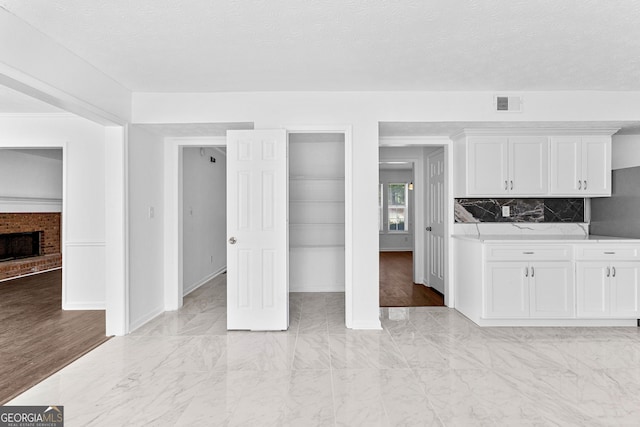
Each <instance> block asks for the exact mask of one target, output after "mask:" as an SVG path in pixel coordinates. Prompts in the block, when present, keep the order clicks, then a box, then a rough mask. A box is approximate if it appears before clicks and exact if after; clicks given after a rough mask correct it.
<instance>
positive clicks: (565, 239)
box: [452, 234, 640, 243]
mask: <svg viewBox="0 0 640 427" xmlns="http://www.w3.org/2000/svg"><path fill="white" fill-rule="evenodd" d="M452 237H454V238H456V239H462V240H471V241H476V242H480V243H640V239H635V238H629V237H614V236H598V235H593V234H590V235H588V236H581V235H570V234H554V235H549V234H491V235H489V234H486V235H469V234H453V235H452Z"/></svg>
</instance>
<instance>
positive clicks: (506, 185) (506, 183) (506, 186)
mask: <svg viewBox="0 0 640 427" xmlns="http://www.w3.org/2000/svg"><path fill="white" fill-rule="evenodd" d="M504 189H505V191H506V190H508V189H509V183H508V182H507V181H506V180H505V181H504Z"/></svg>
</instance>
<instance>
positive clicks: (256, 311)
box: [227, 129, 289, 330]
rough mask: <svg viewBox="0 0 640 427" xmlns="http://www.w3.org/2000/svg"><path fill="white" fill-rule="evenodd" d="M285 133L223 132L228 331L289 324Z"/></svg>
mask: <svg viewBox="0 0 640 427" xmlns="http://www.w3.org/2000/svg"><path fill="white" fill-rule="evenodd" d="M287 175H288V174H287V135H286V131H285V130H279V129H277V130H235V131H228V132H227V239H228V242H227V328H228V329H248V330H286V329H287V328H288V326H289V284H288V256H289V247H288V246H289V244H288V240H289V239H288V200H287V199H288V195H287V188H288V178H287Z"/></svg>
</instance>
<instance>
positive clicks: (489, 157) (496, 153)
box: [467, 137, 509, 195]
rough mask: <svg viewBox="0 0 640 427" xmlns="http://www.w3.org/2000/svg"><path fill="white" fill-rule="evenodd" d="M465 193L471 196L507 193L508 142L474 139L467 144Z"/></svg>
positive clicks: (496, 139) (497, 138) (483, 138)
mask: <svg viewBox="0 0 640 427" xmlns="http://www.w3.org/2000/svg"><path fill="white" fill-rule="evenodd" d="M467 144H468V145H467V150H468V151H467V156H468V162H469V163H468V172H467V192H468V193H469V194H473V195H498V194H507V193H508V180H509V175H508V174H509V155H508V147H509V140H508V139H507V138H500V137H474V138H469V141H468V142H467Z"/></svg>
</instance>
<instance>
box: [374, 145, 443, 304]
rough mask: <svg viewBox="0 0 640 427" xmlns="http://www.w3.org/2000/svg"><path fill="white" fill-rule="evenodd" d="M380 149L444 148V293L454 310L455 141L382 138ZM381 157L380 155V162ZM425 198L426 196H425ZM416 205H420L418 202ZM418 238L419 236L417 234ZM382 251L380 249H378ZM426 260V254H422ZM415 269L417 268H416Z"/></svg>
mask: <svg viewBox="0 0 640 427" xmlns="http://www.w3.org/2000/svg"><path fill="white" fill-rule="evenodd" d="M378 145H379V147H435V146H438V147H444V158H445V165H446V167H447V171H446V182H445V195H446V196H445V197H446V200H447V205H446V215H445V216H446V218H447V221H446V222H445V232H444V234H445V240H444V246H445V250H444V252H445V271H446V276H445V278H444V279H445V280H444V282H445V285H444V289H445V293H444V304H445V305H446V306H447V307H451V308H454V307H455V299H454V294H455V293H454V289H453V286H454V280H453V265H452V263H451V262H450V261H451V260H453V245H452V244H451V243H452V242H451V234H452V233H453V218H454V217H453V214H454V211H453V141H451V139H449V137H447V136H402V137H380V139H379V142H378ZM379 158H380V155H379V154H378V161H380V160H379ZM414 166H415V165H414ZM421 168H422V170H421V171H420V172H421V174H422V179H424V165H421ZM417 169H418V168H417V167H416V171H415V175H416V176H415V179H416V180H418V179H419V178H418V171H417ZM423 196H424V195H423ZM423 196H421V199H422V202H423V203H424V197H423ZM415 203H418V201H417V200H416V201H415ZM419 220H420V224H421V227H422V228H424V222H423V218H420V219H419ZM418 226H419V223H418V218H416V222H415V227H416V230H417V229H418ZM416 236H417V234H416ZM418 240H421V241H422V242H421V245H422V247H423V250H424V239H414V250H415V249H416V246H417V244H418ZM378 250H380V248H378ZM422 255H423V258H424V252H423V253H422ZM422 263H423V266H422V267H423V272H424V260H423V261H422ZM414 269H415V268H414Z"/></svg>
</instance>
